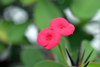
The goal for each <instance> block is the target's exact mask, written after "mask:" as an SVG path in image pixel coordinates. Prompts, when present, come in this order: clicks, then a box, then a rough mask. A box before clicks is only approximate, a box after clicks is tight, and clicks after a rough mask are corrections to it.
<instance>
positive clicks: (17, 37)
mask: <svg viewBox="0 0 100 67" xmlns="http://www.w3.org/2000/svg"><path fill="white" fill-rule="evenodd" d="M29 23H30V22H26V23H24V24H20V25H13V26H12V28H11V29H10V30H9V32H8V34H7V36H8V39H9V41H10V42H14V43H17V42H19V41H21V39H22V38H23V37H24V33H25V31H26V29H27V26H28V25H29Z"/></svg>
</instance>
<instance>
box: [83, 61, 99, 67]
mask: <svg viewBox="0 0 100 67" xmlns="http://www.w3.org/2000/svg"><path fill="white" fill-rule="evenodd" d="M83 67H84V65H83ZM87 67H100V63H96V62H91V63H89V64H88V65H87Z"/></svg>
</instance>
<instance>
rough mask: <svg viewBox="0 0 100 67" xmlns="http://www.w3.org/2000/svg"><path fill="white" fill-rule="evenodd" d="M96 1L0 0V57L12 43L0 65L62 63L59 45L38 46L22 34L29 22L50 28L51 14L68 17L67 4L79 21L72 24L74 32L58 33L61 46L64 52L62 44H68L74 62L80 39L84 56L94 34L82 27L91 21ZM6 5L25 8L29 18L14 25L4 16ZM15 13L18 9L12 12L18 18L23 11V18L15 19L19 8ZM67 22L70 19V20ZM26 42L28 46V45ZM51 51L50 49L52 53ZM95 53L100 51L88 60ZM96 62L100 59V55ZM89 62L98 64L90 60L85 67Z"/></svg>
mask: <svg viewBox="0 0 100 67" xmlns="http://www.w3.org/2000/svg"><path fill="white" fill-rule="evenodd" d="M99 3H100V0H0V58H1V55H2V54H3V52H4V51H5V50H6V49H7V48H8V46H11V48H10V50H9V51H10V55H9V57H7V59H6V60H3V61H1V60H0V67H11V66H12V65H13V64H17V63H19V64H17V65H14V66H12V67H15V66H16V67H29V66H34V67H63V66H65V62H64V60H63V58H62V55H61V53H60V50H59V48H58V45H57V46H56V47H55V48H53V49H51V50H45V49H44V48H43V47H39V46H38V47H37V45H38V44H37V43H36V42H34V43H30V41H29V40H28V38H27V37H26V36H25V32H26V30H27V29H28V26H29V25H30V24H31V23H34V24H35V25H36V27H37V28H38V30H39V31H41V30H42V29H44V28H49V27H50V26H49V22H50V21H51V20H52V19H54V18H57V17H64V18H66V19H67V20H69V19H68V18H67V17H66V14H65V13H64V10H65V9H66V8H69V9H70V10H71V12H72V14H73V15H74V16H75V17H77V18H78V19H79V20H80V22H79V24H77V25H75V32H74V34H73V35H70V36H66V37H61V41H60V43H61V47H62V49H63V52H64V54H65V56H66V51H65V48H67V49H68V51H69V53H70V54H71V56H72V58H73V60H74V61H75V62H76V58H77V55H78V48H79V45H80V43H81V42H82V52H83V51H84V49H86V51H85V56H84V60H85V59H86V57H87V56H88V54H89V53H90V52H91V50H92V49H94V48H93V47H91V44H90V43H89V42H90V41H91V40H92V39H93V38H94V36H93V35H90V34H88V33H86V32H85V31H83V27H84V26H85V25H86V24H87V23H89V22H90V23H91V19H92V18H93V16H94V15H95V14H96V12H97V11H98V10H99V9H100V4H99ZM9 6H16V7H18V8H20V9H21V10H24V11H26V13H27V14H28V20H27V21H26V22H24V23H22V24H17V25H16V24H14V23H15V22H12V21H9V20H7V19H6V18H5V17H4V13H5V9H8V7H9ZM15 13H17V16H16V15H15V14H12V15H14V16H16V18H17V20H20V19H23V17H24V15H23V17H22V18H20V19H18V16H20V12H18V11H16V12H15ZM7 15H8V14H7ZM9 18H10V19H12V18H11V15H9ZM16 18H15V19H16ZM72 20H73V19H72ZM69 23H72V22H70V21H69ZM74 23H75V22H73V24H74ZM93 23H95V22H93ZM34 33H35V32H34ZM34 33H31V34H34ZM27 45H28V46H29V47H27ZM23 47H24V48H23ZM34 47H35V48H34ZM50 52H52V54H53V57H52V55H51V54H50ZM48 55H49V57H51V58H54V59H53V61H49V60H44V59H48ZM98 55H100V54H99V53H98V52H97V51H96V50H95V49H94V52H93V54H92V56H91V57H90V58H89V61H91V60H93V59H94V58H95V57H97V56H98ZM66 59H67V57H66ZM41 60H43V61H41ZM50 60H52V59H50ZM55 61H57V62H55ZM96 62H100V59H98V60H97V61H96ZM91 65H97V63H93V64H92V63H90V65H89V66H88V67H90V66H91Z"/></svg>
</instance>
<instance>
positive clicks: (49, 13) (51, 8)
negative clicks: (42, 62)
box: [34, 0, 62, 30]
mask: <svg viewBox="0 0 100 67" xmlns="http://www.w3.org/2000/svg"><path fill="white" fill-rule="evenodd" d="M40 7H41V8H40ZM34 13H35V22H36V25H37V26H38V28H39V29H40V30H42V29H44V28H49V27H50V26H49V22H50V21H51V20H52V19H54V18H57V17H62V15H61V13H60V11H59V9H58V8H57V7H56V6H55V5H54V4H53V3H50V2H48V1H46V0H39V1H38V3H36V5H35V9H34ZM41 23H42V24H41Z"/></svg>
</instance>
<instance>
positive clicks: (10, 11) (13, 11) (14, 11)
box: [3, 6, 28, 24]
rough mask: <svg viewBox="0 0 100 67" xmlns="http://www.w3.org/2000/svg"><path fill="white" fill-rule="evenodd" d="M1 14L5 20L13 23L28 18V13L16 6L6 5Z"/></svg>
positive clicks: (20, 22)
mask: <svg viewBox="0 0 100 67" xmlns="http://www.w3.org/2000/svg"><path fill="white" fill-rule="evenodd" d="M3 16H4V18H5V19H6V20H7V21H13V22H14V23H15V24H22V23H25V22H26V21H27V20H28V13H27V12H26V11H25V10H23V9H22V8H19V7H16V6H9V7H7V8H6V9H5V10H4V13H3Z"/></svg>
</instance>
